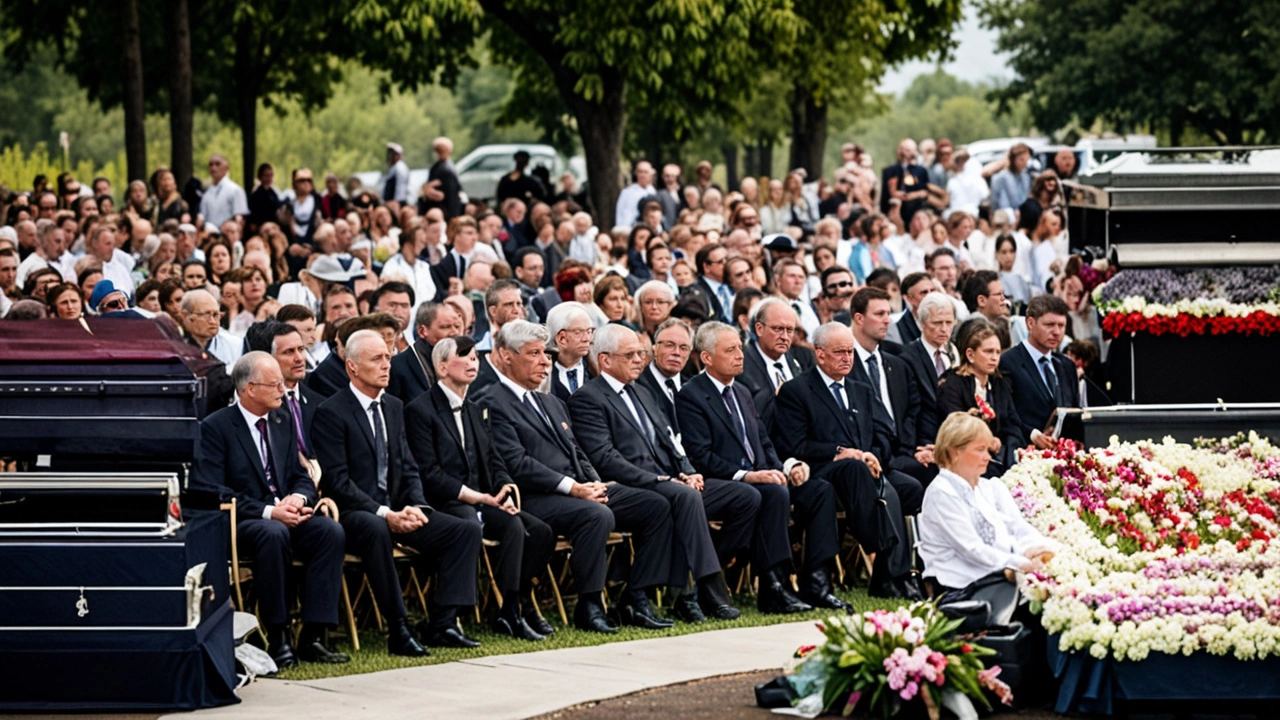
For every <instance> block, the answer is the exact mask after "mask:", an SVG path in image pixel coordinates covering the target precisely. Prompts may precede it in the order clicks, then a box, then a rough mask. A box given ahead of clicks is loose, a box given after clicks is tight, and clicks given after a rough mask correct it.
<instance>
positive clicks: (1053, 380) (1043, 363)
mask: <svg viewBox="0 0 1280 720" xmlns="http://www.w3.org/2000/svg"><path fill="white" fill-rule="evenodd" d="M1040 371H1041V372H1042V373H1043V374H1044V382H1045V385H1047V386H1048V388H1049V394H1050V395H1052V396H1053V402H1054V404H1057V403H1058V373H1056V372H1054V371H1053V363H1052V362H1051V361H1050V360H1049V356H1048V355H1045V356H1044V357H1042V358H1040Z"/></svg>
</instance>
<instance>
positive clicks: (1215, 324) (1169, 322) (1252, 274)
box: [1093, 266, 1280, 337]
mask: <svg viewBox="0 0 1280 720" xmlns="http://www.w3.org/2000/svg"><path fill="white" fill-rule="evenodd" d="M1093 299H1094V304H1095V305H1096V306H1097V307H1098V309H1099V310H1100V311H1101V312H1102V314H1103V317H1102V328H1103V330H1104V331H1106V333H1107V334H1108V335H1110V336H1112V337H1115V336H1118V335H1121V334H1124V333H1139V332H1142V333H1150V334H1152V335H1164V334H1166V333H1172V334H1176V335H1181V336H1182V337H1187V336H1189V335H1223V334H1229V333H1238V334H1245V335H1263V336H1265V335H1271V334H1274V333H1280V267H1276V266H1273V267H1233V268H1176V269H1164V268H1160V269H1154V268H1140V269H1132V270H1122V271H1120V272H1118V273H1116V275H1115V276H1114V277H1112V278H1111V279H1109V280H1107V282H1105V283H1103V284H1101V285H1099V286H1098V287H1097V288H1095V289H1094V291H1093Z"/></svg>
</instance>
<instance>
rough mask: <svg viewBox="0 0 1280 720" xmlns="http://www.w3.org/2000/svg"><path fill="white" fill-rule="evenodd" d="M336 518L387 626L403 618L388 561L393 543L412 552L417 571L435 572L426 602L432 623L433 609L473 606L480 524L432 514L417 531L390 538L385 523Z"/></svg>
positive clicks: (358, 513)
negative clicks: (361, 564) (415, 553)
mask: <svg viewBox="0 0 1280 720" xmlns="http://www.w3.org/2000/svg"><path fill="white" fill-rule="evenodd" d="M341 518H342V528H343V529H344V530H346V531H347V547H348V548H349V549H350V551H351V552H352V553H353V554H355V555H359V556H360V558H361V560H362V561H363V562H364V569H365V573H366V574H368V576H369V586H370V587H371V588H372V589H373V598H374V600H375V601H376V602H377V603H378V608H379V609H380V610H381V611H382V614H383V615H384V616H386V618H387V620H388V621H389V622H399V621H401V620H404V619H405V618H406V617H408V613H407V612H405V608H404V597H403V595H402V591H401V588H400V578H399V577H398V576H397V575H396V565H395V559H394V557H393V556H392V550H394V549H395V545H396V543H400V544H402V545H407V546H409V547H411V548H413V549H414V550H417V551H418V553H419V556H420V557H419V558H418V559H419V560H420V561H421V563H422V568H423V570H424V571H426V572H433V571H434V572H435V573H436V581H435V582H434V583H432V585H431V597H430V603H431V606H432V608H433V612H432V615H433V618H432V620H433V621H435V620H436V617H434V616H436V615H437V614H438V613H436V612H434V608H440V609H446V608H455V607H464V606H467V605H475V603H476V561H477V560H478V559H479V556H480V536H481V531H480V523H478V522H467V521H465V520H459V519H458V518H456V517H454V516H452V515H450V514H448V513H443V512H435V513H432V514H431V515H430V516H429V521H428V522H427V524H426V525H423V526H422V527H420V528H418V529H417V530H414V531H413V532H410V533H393V532H391V527H390V526H389V525H387V521H386V520H384V519H383V518H380V517H378V516H377V515H375V514H373V513H371V512H365V511H363V510H346V511H344V512H343V513H342V515H341ZM450 617H451V614H450Z"/></svg>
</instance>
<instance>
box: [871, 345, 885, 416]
mask: <svg viewBox="0 0 1280 720" xmlns="http://www.w3.org/2000/svg"><path fill="white" fill-rule="evenodd" d="M867 377H868V378H869V379H870V380H871V394H872V395H875V398H876V402H878V403H880V404H881V405H883V404H884V396H882V395H881V394H880V361H879V360H877V359H876V356H875V355H870V356H868V357H867Z"/></svg>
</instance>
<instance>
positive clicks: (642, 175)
mask: <svg viewBox="0 0 1280 720" xmlns="http://www.w3.org/2000/svg"><path fill="white" fill-rule="evenodd" d="M634 174H635V182H633V183H631V184H630V185H628V186H626V187H624V188H622V192H620V193H618V203H617V207H616V208H615V209H614V223H613V224H614V226H616V227H624V228H627V229H630V228H631V226H632V225H635V224H636V221H637V220H638V219H639V218H640V201H641V200H643V199H645V198H647V197H649V196H650V195H653V194H655V193H656V192H657V191H656V190H655V189H654V187H653V175H654V172H653V165H650V164H649V162H648V161H647V160H641V161H640V162H638V163H636V167H635V173H634Z"/></svg>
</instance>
